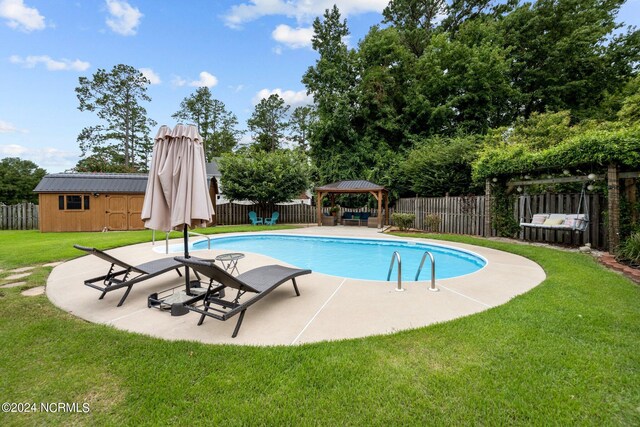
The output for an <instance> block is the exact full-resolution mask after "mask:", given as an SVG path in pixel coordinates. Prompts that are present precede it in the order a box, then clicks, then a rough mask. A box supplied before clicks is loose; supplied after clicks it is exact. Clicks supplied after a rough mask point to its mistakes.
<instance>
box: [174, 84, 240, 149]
mask: <svg viewBox="0 0 640 427" xmlns="http://www.w3.org/2000/svg"><path fill="white" fill-rule="evenodd" d="M171 117H173V118H174V119H178V120H186V121H188V122H192V123H194V124H195V125H196V126H197V127H198V132H199V133H200V136H202V139H203V142H204V152H205V155H206V157H207V160H208V161H211V159H212V158H213V157H218V156H220V155H222V153H229V152H231V150H233V148H234V147H235V146H236V145H237V144H238V142H239V140H240V136H241V135H242V132H241V131H239V130H236V126H237V125H238V118H237V117H236V115H235V114H233V113H232V112H230V111H228V110H227V108H226V106H225V105H224V102H222V101H220V100H217V99H215V98H213V95H212V94H211V90H209V88H208V87H201V88H198V89H196V91H195V93H193V94H191V95H189V96H188V97H186V98H184V99H183V100H182V102H181V103H180V110H178V111H177V112H176V113H175V114H173V115H172V116H171Z"/></svg>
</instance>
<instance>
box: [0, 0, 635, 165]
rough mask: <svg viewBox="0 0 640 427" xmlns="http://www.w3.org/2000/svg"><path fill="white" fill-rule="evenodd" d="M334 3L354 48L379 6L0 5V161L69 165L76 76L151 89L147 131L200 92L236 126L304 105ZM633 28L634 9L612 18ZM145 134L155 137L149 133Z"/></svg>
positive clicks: (75, 129)
mask: <svg viewBox="0 0 640 427" xmlns="http://www.w3.org/2000/svg"><path fill="white" fill-rule="evenodd" d="M334 3H336V4H337V5H338V7H339V8H340V10H341V11H342V13H343V16H345V17H346V18H347V20H348V24H349V28H350V30H351V33H352V36H351V39H350V41H349V43H350V44H351V45H354V46H355V45H356V44H357V41H358V40H359V39H360V38H362V37H363V36H364V35H365V34H366V32H367V31H368V29H369V27H370V26H371V25H373V24H376V23H379V22H380V21H381V15H380V12H381V11H382V9H383V8H384V7H385V6H386V4H387V0H333V1H331V0H329V1H325V0H236V1H231V0H222V1H214V0H189V1H177V0H166V1H161V0H75V1H72V0H0V158H3V157H21V158H23V159H29V160H32V161H34V162H35V163H37V164H38V165H39V166H41V167H43V168H45V169H46V170H47V171H48V172H50V173H53V172H60V171H64V170H65V169H69V168H71V167H73V166H75V164H76V162H77V161H78V159H79V155H80V151H79V149H78V143H77V142H76V137H77V135H78V133H79V132H80V130H81V129H82V128H83V127H85V126H90V125H95V124H97V123H98V120H97V118H96V117H95V116H94V115H93V114H92V113H89V112H80V111H78V109H77V106H78V101H77V98H76V96H75V92H74V89H75V87H76V86H77V85H78V77H80V76H87V77H90V76H91V75H92V74H93V73H94V72H95V71H96V70H97V69H98V68H104V69H107V70H109V69H111V68H112V67H113V66H114V65H116V64H119V63H124V64H127V65H131V66H134V67H136V68H138V69H140V70H141V71H143V72H144V73H145V74H146V75H147V76H148V77H149V78H150V79H151V80H152V83H153V84H152V85H151V86H150V87H149V90H148V93H149V95H150V96H151V98H152V102H151V103H149V104H147V105H146V107H147V111H148V113H149V117H151V118H153V119H154V120H156V121H157V122H158V126H159V125H162V124H167V125H169V126H173V125H174V124H175V121H174V120H173V119H172V118H171V115H172V114H173V113H175V112H176V111H177V110H178V108H179V104H180V101H181V100H182V99H183V98H184V97H186V96H188V95H190V94H191V93H193V92H194V91H195V89H196V88H197V87H198V86H208V87H210V88H211V91H212V93H213V96H214V97H215V98H217V99H220V100H221V101H223V102H224V103H225V104H226V105H227V108H228V109H230V110H231V111H233V112H234V113H235V114H236V115H237V116H238V120H239V122H240V127H242V128H244V127H246V120H247V119H248V118H249V116H250V115H251V112H252V111H253V108H254V106H255V104H256V103H257V102H258V101H259V99H260V97H264V96H268V95H269V94H270V93H273V92H277V93H279V94H280V95H281V96H282V97H283V98H284V99H285V100H286V101H287V102H288V103H290V104H291V105H293V106H297V105H301V104H304V103H308V102H309V101H310V99H309V98H308V97H307V96H306V94H305V89H304V86H303V85H302V83H301V82H300V79H301V77H302V74H303V73H304V72H305V70H306V69H307V68H308V67H309V66H310V65H312V64H313V63H314V62H315V60H316V54H315V52H314V51H313V50H311V48H310V38H311V34H312V32H311V29H310V26H311V22H312V21H313V19H314V18H315V17H316V16H318V15H321V14H322V13H323V11H324V10H325V9H326V8H328V7H331V6H332V5H333V4H334ZM619 18H620V19H621V20H622V21H624V22H625V23H627V24H634V25H637V24H639V23H640V0H629V1H628V2H627V3H626V4H625V6H624V7H623V10H622V11H621V14H620V17H619ZM154 131H155V130H154Z"/></svg>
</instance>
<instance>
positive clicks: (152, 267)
mask: <svg viewBox="0 0 640 427" xmlns="http://www.w3.org/2000/svg"><path fill="white" fill-rule="evenodd" d="M73 247H74V248H76V249H79V250H81V251H84V252H87V253H89V254H92V255H95V256H97V257H98V258H101V259H103V260H105V261H107V262H109V263H111V267H110V268H109V272H108V273H107V274H106V275H104V276H100V277H95V278H93V279H88V280H85V281H84V284H85V285H87V286H89V287H90V288H94V289H97V290H99V291H101V292H102V295H100V298H99V299H102V298H104V296H105V295H106V294H107V292H111V291H115V290H116V289H122V288H127V290H126V291H125V293H124V295H123V296H122V298H121V299H120V302H119V303H118V307H120V306H121V305H122V304H124V300H125V299H127V296H129V292H131V288H132V287H133V285H135V284H136V283H138V282H142V281H144V280H147V279H151V278H152V277H155V276H158V275H160V274H164V273H166V272H168V271H171V270H176V271H177V272H178V275H179V276H182V273H180V270H179V268H180V267H183V266H184V265H183V264H182V263H180V262H178V261H176V260H174V259H173V258H163V259H158V260H155V261H150V262H145V263H144V264H140V265H135V266H134V265H131V264H127V263H126V262H124V261H121V260H119V259H118V258H116V257H114V256H113V255H109V254H108V253H106V252H103V251H101V250H99V249H96V248H88V247H85V246H80V245H73ZM116 266H117V267H121V268H123V270H119V271H116ZM131 274H137V276H135V277H131V278H130V277H129V275H131Z"/></svg>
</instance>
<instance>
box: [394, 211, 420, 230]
mask: <svg viewBox="0 0 640 427" xmlns="http://www.w3.org/2000/svg"><path fill="white" fill-rule="evenodd" d="M391 219H392V220H393V223H394V224H395V225H397V226H398V228H399V229H400V230H408V229H409V228H411V226H412V225H413V221H414V220H415V219H416V216H415V215H414V214H406V213H394V214H392V215H391Z"/></svg>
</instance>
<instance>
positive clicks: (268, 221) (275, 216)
mask: <svg viewBox="0 0 640 427" xmlns="http://www.w3.org/2000/svg"><path fill="white" fill-rule="evenodd" d="M278 218H280V212H278V211H275V212H274V213H272V214H271V218H265V219H264V223H265V225H276V222H278Z"/></svg>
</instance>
